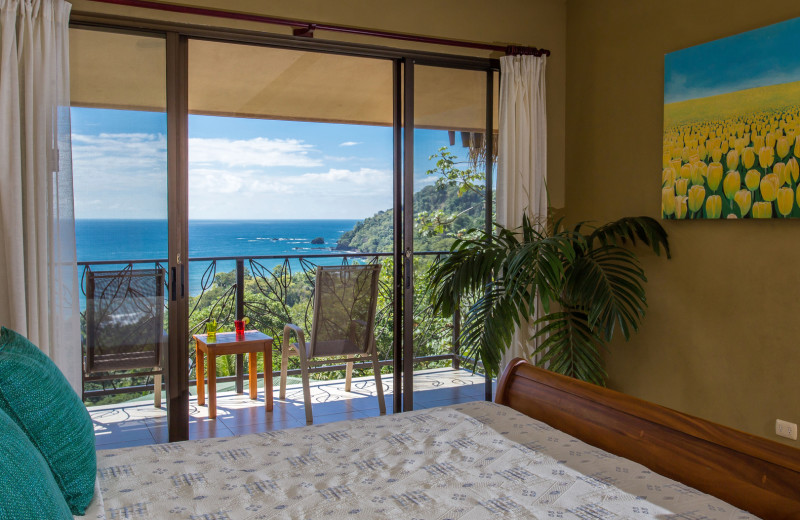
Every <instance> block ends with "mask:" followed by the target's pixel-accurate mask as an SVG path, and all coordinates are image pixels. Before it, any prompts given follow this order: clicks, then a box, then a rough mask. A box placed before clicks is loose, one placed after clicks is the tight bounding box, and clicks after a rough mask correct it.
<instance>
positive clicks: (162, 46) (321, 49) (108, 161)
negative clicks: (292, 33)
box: [72, 20, 497, 443]
mask: <svg viewBox="0 0 800 520" xmlns="http://www.w3.org/2000/svg"><path fill="white" fill-rule="evenodd" d="M109 23H110V22H109ZM114 23H119V24H121V26H120V27H115V28H108V29H104V30H99V29H95V28H90V27H87V26H80V25H76V26H75V27H74V28H73V29H72V99H73V123H74V128H73V149H74V162H75V167H74V170H75V194H76V198H75V205H76V215H77V217H78V254H79V260H80V262H81V267H82V268H83V269H84V270H85V272H86V273H89V272H95V271H100V270H117V271H128V272H129V271H132V270H135V269H138V268H139V267H140V266H146V267H147V268H148V269H150V270H152V272H153V273H154V274H153V276H154V278H156V277H157V275H158V273H161V276H162V278H161V279H160V280H161V281H160V284H161V285H160V290H156V291H155V292H156V294H155V295H154V296H152V297H151V299H150V301H151V303H152V302H156V300H157V301H158V302H159V303H160V304H161V306H160V310H161V312H162V314H163V316H161V318H160V319H161V320H162V321H161V322H160V323H161V329H160V330H161V331H162V334H161V338H160V341H161V344H160V348H161V350H160V354H159V358H158V359H159V361H158V363H157V366H154V367H151V368H141V367H137V368H134V369H133V374H132V375H131V374H130V373H129V372H130V371H129V372H124V371H122V370H112V371H110V372H109V374H107V375H109V376H111V378H110V379H107V380H103V381H100V380H95V379H93V377H94V376H91V377H88V376H87V378H86V380H85V385H84V387H85V391H86V395H87V396H88V397H87V403H92V404H98V403H99V402H100V401H101V400H104V401H103V402H106V403H108V404H113V403H117V402H122V401H126V402H127V401H129V400H130V398H131V397H137V398H140V399H143V400H150V399H155V396H156V395H161V393H162V392H164V391H165V392H166V400H163V399H162V402H163V403H167V404H166V406H167V412H166V413H165V412H163V411H161V412H159V411H158V410H157V409H154V410H156V411H155V412H154V415H153V418H152V420H150V422H148V423H147V425H148V426H147V430H148V434H149V435H150V436H151V437H152V438H153V441H154V442H166V441H167V440H170V441H172V440H181V439H186V438H189V437H193V436H206V435H215V434H224V432H219V431H217V432H214V431H211V426H208V427H206V426H202V425H201V424H200V423H202V422H203V421H199V420H198V418H202V417H201V416H202V410H201V409H200V407H197V406H195V405H194V401H190V399H191V396H194V395H196V393H197V388H196V378H197V377H198V375H197V372H196V366H195V365H196V357H195V344H194V340H193V336H194V335H195V334H198V333H203V332H205V330H206V327H207V325H208V324H209V323H211V322H213V323H216V326H217V328H218V329H219V330H223V331H224V330H228V329H230V328H232V326H233V320H234V319H240V318H243V317H248V318H250V323H251V328H257V329H259V330H261V331H262V332H265V333H266V334H268V335H270V336H272V337H273V338H274V339H275V340H276V341H275V343H274V345H273V348H274V355H273V362H272V364H271V365H265V364H264V361H263V360H261V359H259V363H258V364H257V367H256V369H257V370H258V372H259V373H266V374H267V375H268V377H267V381H269V376H270V375H271V374H272V372H273V371H275V370H277V369H278V367H279V363H280V357H279V355H277V354H278V353H279V345H280V340H281V339H282V330H283V326H284V324H286V323H289V322H292V323H296V324H298V325H300V326H301V327H303V328H305V329H306V330H310V328H311V326H312V324H311V322H310V319H311V298H310V295H311V294H312V292H311V291H312V286H313V276H311V275H312V274H313V272H314V269H315V268H316V266H319V265H331V264H342V263H378V264H380V265H381V266H382V270H381V289H380V296H379V303H378V307H379V309H378V320H377V321H378V324H377V329H376V338H377V347H378V352H379V357H380V358H381V359H382V360H383V362H384V363H383V364H384V367H383V371H384V373H385V375H386V376H387V384H386V385H385V388H384V389H385V390H386V391H387V400H390V401H391V402H392V403H393V406H391V408H393V410H394V411H395V412H398V411H401V410H411V409H413V408H414V407H415V403H414V384H413V377H414V371H415V370H434V369H443V368H444V367H452V368H458V367H459V366H460V364H461V363H462V361H463V362H466V363H469V362H470V361H471V360H462V357H461V353H460V352H459V351H458V333H459V326H460V325H459V320H458V317H456V318H455V319H453V320H449V319H448V320H445V319H443V318H441V317H438V316H434V315H432V313H431V312H430V307H429V304H428V289H429V287H428V286H427V283H428V274H429V269H430V266H431V265H432V263H433V262H434V260H435V259H436V258H437V257H441V256H442V255H446V254H447V250H448V248H449V246H450V244H451V243H452V241H453V240H454V239H455V237H463V236H467V235H468V233H469V231H468V230H469V229H471V228H485V227H486V226H488V225H490V223H491V219H492V217H491V214H492V209H491V206H492V200H493V197H492V189H491V187H492V168H493V164H494V158H495V154H494V150H495V149H496V138H495V136H494V132H493V128H495V127H496V125H495V124H494V118H495V114H496V110H495V109H494V104H495V103H496V96H494V95H493V93H494V92H495V90H496V87H497V74H496V72H495V69H496V62H493V61H491V60H481V59H478V58H464V57H453V56H446V55H434V54H425V53H408V54H405V53H404V52H403V51H397V50H392V49H386V48H381V47H368V46H356V45H349V44H335V45H334V44H331V43H326V42H318V41H314V40H312V39H292V38H289V39H285V38H284V39H281V38H279V37H261V36H259V37H256V36H253V35H251V34H249V33H242V34H240V33H233V32H231V33H225V34H224V36H225V38H224V41H223V40H221V39H212V38H213V37H212V36H209V30H208V29H206V28H197V29H194V28H191V27H188V26H182V27H180V28H176V27H171V26H169V25H168V24H165V25H164V27H163V30H160V31H157V29H156V28H154V26H155V25H158V24H152V23H151V24H148V27H149V29H150V30H152V31H157V32H150V33H143V32H136V31H133V30H132V27H135V25H136V23H137V22H135V21H131V22H129V23H128V22H124V21H120V20H115V22H114ZM126 24H127V25H126ZM220 35H222V33H220ZM86 273H85V277H86V276H88V275H87V274H86ZM84 287H85V288H86V285H84ZM84 300H86V298H84ZM83 305H84V308H86V305H87V303H86V301H84V303H83ZM154 307H158V306H155V305H154ZM89 318H94V316H89ZM83 326H84V330H86V327H87V325H86V313H85V317H84V323H83ZM88 336H89V335H88V333H87V334H86V337H88ZM85 341H86V340H85ZM89 354H90V353H89V350H88V347H85V352H84V356H85V358H86V359H88V358H89ZM86 359H85V361H86ZM216 367H217V369H218V370H217V374H218V377H219V382H220V385H221V386H220V391H221V392H223V391H225V390H226V389H227V390H229V391H230V392H234V393H235V392H242V391H244V390H245V388H244V385H245V380H244V377H243V376H244V374H245V368H244V366H243V363H242V359H241V357H237V356H230V357H221V359H219V360H218V364H217V365H216ZM128 368H130V367H128ZM293 368H296V367H294V366H291V367H290V369H293ZM363 368H364V370H363V372H361V373H360V375H365V376H367V375H370V374H371V368H369V367H363ZM478 368H480V367H479V366H478ZM88 374H89V372H88V371H87V375H88ZM343 374H344V371H343V368H342V367H340V368H337V369H334V370H333V371H329V372H327V373H322V374H319V375H317V376H316V377H321V378H336V377H340V376H342V375H343ZM357 374H358V372H357ZM390 374H391V375H392V376H393V381H392V380H390V379H389V378H388V376H389V375H390ZM158 375H160V376H161V380H159V379H158V378H157V376H158ZM436 377H438V376H436ZM268 384H269V383H268ZM226 385H229V387H230V388H229V389H228V388H227V387H226ZM159 390H161V391H159ZM266 390H267V391H269V390H270V389H269V388H267V389H266ZM153 392H154V393H153ZM263 392H264V389H262V388H259V389H258V399H259V400H263V399H264V395H265V394H264V393H263ZM487 392H488V394H487V395H491V386H489V387H487ZM388 396H392V397H388ZM471 397H474V398H479V397H480V396H479V395H475V396H471ZM420 399H421V403H422V404H429V403H426V402H425V399H426V398H425V397H424V396H421V397H420ZM190 403H191V406H190ZM192 407H193V408H192ZM190 410H193V412H192V417H194V419H193V422H194V425H192V423H191V422H190V420H189V418H190ZM275 410H276V411H275V412H274V413H273V414H272V415H271V416H269V417H264V418H263V420H264V424H265V425H268V426H269V428H279V427H280V426H281V421H284V420H286V419H287V417H285V413H286V410H285V407H284V409H283V411H282V409H281V407H280V406H276V408H275ZM148 413H149V412H148ZM159 414H160V415H159ZM282 414H284V415H282ZM164 415H167V417H166V418H165V417H164ZM262 415H263V414H262ZM205 422H206V423H209V424H210V421H205ZM214 424H215V426H214V429H217V428H220V429H222V428H228V427H231V425H226V424H225V421H224V420H218V421H216V422H215V423H214ZM220 425H222V426H220ZM233 433H235V432H233ZM142 435H144V434H143V433H142ZM109 439H111V437H109ZM109 443H111V442H110V441H109Z"/></svg>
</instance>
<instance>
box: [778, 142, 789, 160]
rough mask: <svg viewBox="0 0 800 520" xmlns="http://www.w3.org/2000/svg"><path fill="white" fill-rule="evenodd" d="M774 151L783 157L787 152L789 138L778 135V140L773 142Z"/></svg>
mask: <svg viewBox="0 0 800 520" xmlns="http://www.w3.org/2000/svg"><path fill="white" fill-rule="evenodd" d="M775 151H776V152H778V157H780V158H781V159H783V158H784V157H786V156H787V155H788V154H789V140H788V139H787V138H785V137H779V138H778V142H777V143H776V144H775Z"/></svg>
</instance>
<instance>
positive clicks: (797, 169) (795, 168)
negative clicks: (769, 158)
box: [786, 157, 800, 182]
mask: <svg viewBox="0 0 800 520" xmlns="http://www.w3.org/2000/svg"><path fill="white" fill-rule="evenodd" d="M790 178H791V179H792V180H793V181H794V182H797V180H798V178H800V165H798V163H797V159H795V158H794V157H792V158H791V159H789V160H788V161H787V162H786V180H789V179H790Z"/></svg>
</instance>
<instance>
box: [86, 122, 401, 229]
mask: <svg viewBox="0 0 800 520" xmlns="http://www.w3.org/2000/svg"><path fill="white" fill-rule="evenodd" d="M72 146H73V171H74V191H75V213H76V216H77V217H78V218H166V215H167V142H166V136H165V135H163V134H147V133H119V134H100V135H94V136H92V135H82V134H75V135H73V136H72ZM189 150H190V166H189V190H190V193H189V204H190V217H191V218H207V219H215V218H216V219H237V218H241V219H270V218H276V219H280V218H363V217H365V216H369V215H372V214H374V213H375V212H376V211H379V210H383V209H386V208H388V207H390V206H391V202H392V172H391V169H378V168H358V167H353V168H351V169H345V168H332V167H326V166H325V165H324V164H322V159H317V158H315V157H312V154H314V153H315V152H316V151H315V147H314V146H312V145H309V144H305V143H304V142H302V141H300V140H274V139H264V138H259V139H251V140H247V141H236V140H228V139H190V146H189ZM325 162H326V163H328V164H331V162H332V161H329V160H326V161H325ZM319 166H323V168H324V169H323V168H318V167H319ZM298 167H305V168H307V169H306V170H304V171H303V170H301V171H303V173H294V172H296V171H297V170H296V169H295V168H298ZM315 169H316V170H322V171H314V170H315Z"/></svg>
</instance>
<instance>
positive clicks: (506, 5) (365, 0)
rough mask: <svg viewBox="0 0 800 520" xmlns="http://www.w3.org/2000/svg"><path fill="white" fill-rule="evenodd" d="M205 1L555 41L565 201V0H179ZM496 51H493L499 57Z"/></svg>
mask: <svg viewBox="0 0 800 520" xmlns="http://www.w3.org/2000/svg"><path fill="white" fill-rule="evenodd" d="M171 3H175V4H185V5H193V6H200V7H210V8H216V9H225V10H228V11H240V12H246V13H257V14H263V15H268V16H275V17H281V18H292V19H299V20H304V21H308V22H324V23H330V24H340V25H348V26H352V27H364V28H371V29H382V30H388V31H396V32H403V33H410V34H418V35H424V36H434V37H440V38H454V39H462V40H471V41H477V42H486V43H497V44H502V45H506V44H509V43H515V44H519V45H530V46H536V47H541V48H548V49H550V50H551V51H552V52H553V54H552V56H551V58H550V60H549V62H548V65H547V91H548V100H547V111H548V118H549V124H550V130H549V133H548V137H549V141H548V157H549V164H548V175H549V177H550V179H551V181H550V186H551V188H550V189H551V196H552V199H553V202H554V204H555V205H557V206H563V201H564V113H565V106H566V104H565V95H566V94H565V90H566V89H565V78H566V0H497V1H494V2H486V1H485V0H458V1H455V0H436V1H430V0H402V1H393V2H384V1H380V2H376V1H375V0H337V1H330V0H271V1H269V2H265V1H263V0H227V1H225V2H221V1H219V0H217V1H214V0H193V1H180V0H177V1H173V2H171ZM72 4H73V11H79V12H95V13H107V14H116V15H124V16H133V17H137V18H157V19H164V20H172V21H180V22H185V23H196V24H204V25H226V26H231V27H239V28H244V29H252V30H261V31H266V32H272V33H278V34H290V33H291V30H290V29H288V28H286V27H281V26H271V25H263V24H256V23H237V22H231V21H227V20H220V19H213V18H208V17H202V16H187V15H177V14H172V13H164V12H160V11H153V10H148V9H136V8H130V7H122V6H116V5H109V4H101V3H97V2H91V1H88V0H73V2H72ZM316 37H317V38H321V39H329V40H335V39H337V40H348V41H357V42H362V43H371V44H375V45H383V46H395V47H404V48H416V49H423V50H431V51H435V52H445V53H449V54H467V55H478V56H487V55H488V54H486V53H482V51H477V52H476V51H470V50H468V49H461V48H454V47H432V46H424V45H414V44H412V43H409V42H399V41H393V40H383V39H374V38H363V37H356V36H349V35H344V34H339V33H331V32H324V31H319V32H317V35H316ZM496 56H498V55H495V56H494V57H496Z"/></svg>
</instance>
